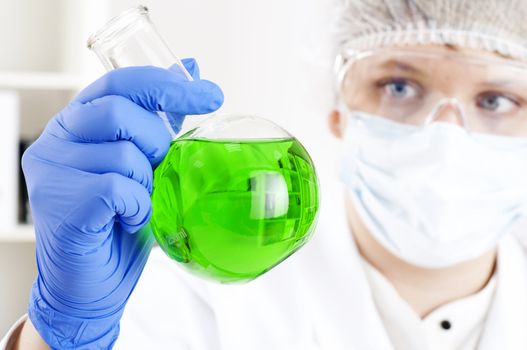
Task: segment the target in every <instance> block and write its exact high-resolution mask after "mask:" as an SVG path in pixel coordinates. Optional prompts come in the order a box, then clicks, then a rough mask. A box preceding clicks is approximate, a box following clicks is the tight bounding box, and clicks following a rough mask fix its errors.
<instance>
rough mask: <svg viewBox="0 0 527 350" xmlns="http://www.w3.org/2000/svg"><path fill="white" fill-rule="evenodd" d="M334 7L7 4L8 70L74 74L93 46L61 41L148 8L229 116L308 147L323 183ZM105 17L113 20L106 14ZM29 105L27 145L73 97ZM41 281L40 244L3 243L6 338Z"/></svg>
mask: <svg viewBox="0 0 527 350" xmlns="http://www.w3.org/2000/svg"><path fill="white" fill-rule="evenodd" d="M73 1H76V2H78V3H80V2H82V4H83V5H79V6H80V8H81V9H82V10H78V9H75V8H74V6H73V7H71V6H70V5H71V4H73ZM330 2H331V0H265V1H255V0H221V1H218V0H173V1H167V0H145V1H142V2H138V1H132V0H111V1H107V0H47V1H41V0H0V5H1V8H2V11H0V26H1V27H0V28H1V29H2V30H0V47H2V48H3V52H2V55H0V71H21V70H39V71H50V70H55V71H65V72H67V71H74V70H75V63H76V61H75V60H73V61H72V60H71V59H70V61H69V62H65V60H64V58H65V57H66V56H67V57H70V58H71V57H75V56H76V52H77V50H78V51H82V50H86V51H82V52H83V53H86V52H87V49H85V41H84V40H83V41H79V43H78V45H77V48H75V47H74V48H73V51H72V50H71V45H70V49H69V50H70V51H69V52H66V53H65V52H63V49H62V48H61V47H60V44H59V42H60V41H65V40H66V41H71V40H75V39H72V38H75V35H78V33H85V32H86V33H88V32H93V31H95V30H96V29H98V28H97V27H98V26H99V25H100V23H102V22H104V21H105V20H107V19H108V18H109V16H112V15H116V14H118V13H119V12H121V11H123V10H124V9H126V8H128V7H131V6H136V5H138V4H139V3H141V4H144V5H147V6H148V7H149V8H150V11H151V16H152V19H153V21H154V22H155V23H156V25H157V27H158V29H159V31H160V32H161V34H162V36H164V37H165V39H166V41H167V42H168V44H169V46H170V47H171V48H172V49H173V51H174V53H176V55H178V56H179V57H180V58H184V57H195V58H196V59H197V60H198V62H199V64H200V67H201V71H202V77H204V78H207V79H210V80H213V81H215V82H217V83H218V84H219V85H220V86H221V87H222V89H223V91H224V93H225V96H226V100H225V105H224V107H223V108H222V111H223V112H233V113H247V114H253V115H259V116H263V117H266V118H268V119H271V120H273V121H275V122H276V123H278V124H279V125H281V126H283V127H284V128H285V129H287V130H288V131H289V132H290V133H291V134H293V135H294V136H296V137H297V138H298V139H299V140H300V141H301V142H302V143H303V144H304V145H305V146H306V148H307V149H308V151H309V152H310V154H311V155H312V157H313V159H314V161H315V163H316V164H317V170H318V173H319V176H320V177H322V178H330V177H331V176H333V171H332V170H333V169H334V162H335V156H334V154H335V149H336V147H337V142H336V141H335V140H334V139H333V137H332V136H330V134H329V131H328V128H327V126H326V125H327V123H326V116H327V113H328V111H329V109H330V107H331V106H332V102H333V100H332V91H331V88H332V85H331V84H332V81H331V79H330V78H331V77H330V76H329V75H328V73H329V70H330V66H331V64H332V62H331V60H330V57H329V55H328V54H327V52H326V47H328V36H327V32H328V31H329V29H330V22H329V16H328V8H329V6H328V4H329V3H330ZM106 4H109V8H108V9H106V7H107V5H106ZM100 8H105V11H100V14H99V9H100ZM106 10H107V11H106ZM90 11H92V12H93V11H95V12H97V14H98V17H97V18H96V20H95V21H91V22H89V23H86V21H84V18H83V17H82V16H83V14H84V15H85V14H86V12H90ZM66 16H68V17H66ZM92 17H93V16H92ZM64 24H67V26H66V27H67V28H68V30H67V31H65V30H64V28H63V26H64ZM75 33H77V34H75ZM74 34H75V35H74ZM83 35H84V34H83ZM85 39H86V38H85ZM88 56H89V57H88V58H86V55H82V54H79V56H78V58H77V59H78V61H79V66H81V63H82V66H83V67H82V68H81V69H80V70H82V71H90V72H91V71H96V72H102V68H101V67H100V66H99V64H98V62H97V61H96V60H95V58H94V57H91V53H88ZM81 61H82V62H81ZM86 65H88V67H86ZM21 98H22V100H23V105H22V106H21V110H22V120H21V134H22V135H24V136H26V137H27V136H31V135H35V134H38V132H39V131H40V130H41V129H42V127H43V126H44V125H45V122H46V121H47V120H48V119H49V118H50V117H52V115H53V114H54V113H55V112H57V111H58V110H59V109H60V108H61V106H62V105H63V104H65V103H66V102H67V99H68V98H69V94H68V93H63V92H53V91H51V92H50V91H24V92H23V93H22V94H21ZM46 102H47V103H46ZM0 113H1V112H0ZM0 115H1V114H0ZM322 196H323V193H322ZM0 215H1V214H0ZM35 274H36V269H35V263H34V244H33V243H31V242H29V243H12V242H11V243H9V242H2V241H1V240H0V335H2V334H4V332H5V331H7V328H8V327H9V325H10V324H11V323H12V322H14V321H15V319H16V317H18V316H19V315H21V314H22V313H23V312H24V311H25V308H26V305H27V298H28V294H29V288H30V285H31V282H32V280H33V278H34V276H35Z"/></svg>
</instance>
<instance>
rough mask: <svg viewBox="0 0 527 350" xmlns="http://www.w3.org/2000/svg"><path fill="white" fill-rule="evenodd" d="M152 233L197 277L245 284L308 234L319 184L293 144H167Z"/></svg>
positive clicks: (156, 190)
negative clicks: (167, 149) (243, 282)
mask: <svg viewBox="0 0 527 350" xmlns="http://www.w3.org/2000/svg"><path fill="white" fill-rule="evenodd" d="M152 203H153V213H152V219H151V221H150V222H151V224H152V229H153V231H154V235H155V237H156V239H157V241H158V243H159V245H160V246H161V248H162V249H163V250H164V251H165V253H166V254H167V255H168V256H170V257H171V258H172V259H175V260H177V261H178V262H180V263H183V264H184V266H185V267H187V268H188V269H190V270H191V271H192V272H193V273H196V274H198V275H200V276H204V277H207V278H211V279H214V280H217V281H220V282H224V283H228V282H239V281H249V280H252V279H254V278H256V277H257V276H259V275H261V274H262V273H264V272H266V271H268V270H269V269H271V268H273V267H274V266H276V265H277V264H279V263H280V262H281V261H283V260H284V259H286V258H287V257H288V256H290V255H291V254H293V253H294V252H295V251H296V250H297V249H299V248H300V247H301V246H302V245H303V244H304V243H305V242H306V241H307V239H308V238H309V236H310V235H311V233H312V231H313V228H314V226H315V225H314V222H315V218H316V213H317V209H318V182H317V178H316V174H315V170H314V166H313V163H312V161H311V158H310V157H309V155H308V154H307V152H306V150H305V149H304V148H303V147H302V145H301V144H300V143H299V142H298V141H297V140H296V139H272V140H255V141H251V140H249V141H210V140H203V139H181V140H176V141H174V142H173V144H172V146H171V148H170V150H169V152H168V154H167V156H166V158H165V159H164V161H163V162H162V163H161V165H160V166H159V167H158V168H157V169H156V170H155V173H154V191H153V194H152Z"/></svg>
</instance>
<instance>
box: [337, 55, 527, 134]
mask: <svg viewBox="0 0 527 350" xmlns="http://www.w3.org/2000/svg"><path fill="white" fill-rule="evenodd" d="M340 76H341V81H340V82H339V83H340V91H341V97H342V100H343V102H344V103H345V105H346V107H347V108H348V109H350V110H358V111H364V112H367V113H370V114H375V115H378V116H381V117H383V118H387V119H390V120H392V121H396V122H400V123H403V124H410V125H425V124H427V123H430V122H434V121H435V122H440V121H442V122H453V123H458V124H460V125H461V126H463V127H465V128H467V129H468V130H469V131H470V132H475V133H484V134H494V135H501V136H512V137H527V66H525V65H523V64H517V63H515V62H513V61H508V60H505V59H482V58H473V57H470V56H465V55H460V54H436V53H425V52H411V51H408V50H379V51H375V52H369V53H366V54H361V55H360V57H359V56H357V57H350V58H349V59H348V60H347V62H346V64H344V65H343V66H342V71H341V74H340Z"/></svg>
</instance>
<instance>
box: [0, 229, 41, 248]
mask: <svg viewBox="0 0 527 350" xmlns="http://www.w3.org/2000/svg"><path fill="white" fill-rule="evenodd" d="M34 241H35V227H34V226H33V225H28V224H24V225H18V226H16V227H14V228H12V229H1V230H0V244H2V243H23V242H28V243H29V242H34Z"/></svg>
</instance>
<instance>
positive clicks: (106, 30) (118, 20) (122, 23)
mask: <svg viewBox="0 0 527 350" xmlns="http://www.w3.org/2000/svg"><path fill="white" fill-rule="evenodd" d="M148 12H149V11H148V7H146V6H144V5H138V6H136V7H132V8H130V9H128V10H126V11H124V12H122V13H121V14H119V15H117V16H115V17H113V18H112V19H110V20H109V21H108V22H107V23H106V24H105V25H104V26H103V27H102V28H101V29H99V30H98V31H97V32H95V33H94V34H93V35H91V36H90V37H89V38H88V41H87V43H86V44H87V46H88V49H90V50H96V49H97V47H98V46H100V45H102V44H104V43H106V42H108V41H111V40H112V39H114V38H115V37H116V36H118V35H120V34H121V33H123V32H124V31H125V30H127V29H128V28H129V27H130V25H132V24H134V23H135V22H136V20H137V19H138V18H141V17H142V16H144V17H146V18H147V19H148Z"/></svg>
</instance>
